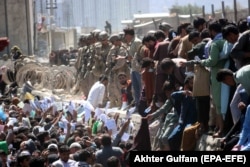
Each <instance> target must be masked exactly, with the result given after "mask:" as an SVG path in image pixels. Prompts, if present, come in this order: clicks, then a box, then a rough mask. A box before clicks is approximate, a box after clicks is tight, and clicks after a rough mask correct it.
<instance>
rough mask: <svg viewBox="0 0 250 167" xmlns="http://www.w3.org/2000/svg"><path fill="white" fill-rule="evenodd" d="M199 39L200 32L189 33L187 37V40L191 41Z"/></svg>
mask: <svg viewBox="0 0 250 167" xmlns="http://www.w3.org/2000/svg"><path fill="white" fill-rule="evenodd" d="M199 37H200V32H199V31H196V30H195V31H191V32H190V33H189V35H188V40H189V41H191V40H193V39H194V38H199Z"/></svg>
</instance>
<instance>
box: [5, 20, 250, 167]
mask: <svg viewBox="0 0 250 167" xmlns="http://www.w3.org/2000/svg"><path fill="white" fill-rule="evenodd" d="M249 29H250V17H247V18H245V19H242V20H240V21H239V22H238V23H237V24H235V23H231V22H228V21H227V20H226V19H219V20H216V19H211V20H208V21H207V20H205V19H204V18H199V17H197V18H195V19H194V21H193V23H182V24H180V25H179V26H178V28H177V30H174V28H173V27H172V26H171V25H169V24H168V23H165V22H163V23H161V24H160V25H159V29H158V30H155V31H153V30H152V31H149V32H148V33H147V34H145V36H144V37H143V39H142V40H141V39H139V38H137V37H136V33H135V30H134V29H131V28H126V29H124V30H123V32H121V33H119V34H111V35H109V34H108V33H107V32H105V31H99V30H95V31H92V32H91V33H90V34H85V35H82V36H81V37H80V40H79V49H78V56H77V61H76V64H75V68H76V70H77V82H76V86H75V87H74V91H75V93H76V92H83V93H84V96H85V97H86V98H85V99H79V100H80V101H81V102H80V103H77V102H74V101H73V100H72V101H68V102H60V101H56V100H55V99H54V98H53V97H40V96H35V95H33V94H32V89H23V92H22V94H23V96H20V97H19V96H17V94H18V93H17V92H16V91H15V92H11V95H10V96H8V97H10V98H9V99H8V100H6V99H5V100H2V105H1V108H0V120H1V124H0V132H1V133H0V139H1V140H0V157H1V163H0V164H1V166H4V167H11V166H13V167H15V166H18V167H19V166H20V167H33V166H36V167H39V166H41V167H44V166H53V167H90V166H91V167H125V166H130V165H129V153H130V151H152V150H161V151H181V150H189V151H191V150H195V143H194V145H192V144H190V142H191V143H193V142H195V141H196V138H197V135H198V136H201V135H212V136H213V137H214V138H221V143H222V144H223V145H222V149H223V150H234V151H247V150H250V143H249V141H250V139H249V136H250V135H249V126H248V125H249V123H248V122H249V119H250V118H249V113H250V107H249V102H250V101H249V100H250V99H249V94H250V86H249V83H250V65H249V60H250V59H249V58H250V49H249V48H250V47H249V46H250V30H249ZM2 41H3V42H2ZM2 43H4V44H6V45H8V42H6V39H0V44H1V45H0V46H1V48H4V46H3V47H2ZM15 59H18V58H15ZM15 59H13V61H15ZM3 75H4V74H1V76H2V78H3ZM2 82H4V80H3V79H2V80H1V83H2ZM1 90H2V89H1ZM8 93H9V92H8ZM2 95H5V94H4V90H3V91H2ZM116 110H124V111H125V112H126V118H123V119H120V118H119V113H116ZM112 113H115V114H112ZM133 113H137V114H139V115H140V116H141V124H140V127H139V129H138V130H136V132H134V131H135V128H134V124H133V122H132V119H131V114H133ZM155 120H158V121H159V122H160V124H159V127H158V129H157V134H156V136H154V138H153V140H152V137H151V136H150V133H151V132H150V130H149V125H150V124H151V123H153V122H154V121H155ZM190 127H194V129H195V131H196V132H197V133H195V135H191V136H189V137H187V136H188V135H187V133H188V132H189V131H188V130H190ZM150 139H151V141H150ZM189 141H190V142H189ZM187 148H188V149H187Z"/></svg>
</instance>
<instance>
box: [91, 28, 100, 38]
mask: <svg viewBox="0 0 250 167" xmlns="http://www.w3.org/2000/svg"><path fill="white" fill-rule="evenodd" d="M100 33H101V30H99V29H95V30H93V31H92V32H91V34H92V35H93V37H95V38H98V36H99V34H100Z"/></svg>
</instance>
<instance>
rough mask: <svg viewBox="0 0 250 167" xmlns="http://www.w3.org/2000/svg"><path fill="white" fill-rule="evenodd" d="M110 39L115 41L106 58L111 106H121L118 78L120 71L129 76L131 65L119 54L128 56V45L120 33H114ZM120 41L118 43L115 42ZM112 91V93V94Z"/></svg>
mask: <svg viewBox="0 0 250 167" xmlns="http://www.w3.org/2000/svg"><path fill="white" fill-rule="evenodd" d="M109 40H110V41H111V42H112V43H113V46H112V48H111V49H110V52H109V54H108V57H107V60H106V66H107V68H106V70H105V71H106V74H107V75H108V76H109V78H110V79H109V84H108V87H107V89H108V93H109V94H108V98H109V100H110V106H111V107H121V104H122V101H121V92H120V84H119V80H118V74H119V73H125V74H126V75H127V76H129V74H130V71H129V66H128V64H127V61H126V59H117V60H116V57H117V56H122V57H126V56H127V55H128V54H127V53H128V52H127V50H126V47H125V46H124V44H123V43H122V42H121V38H120V37H119V35H116V34H114V35H112V36H111V37H110V38H109ZM116 41H119V42H118V43H115V42H116ZM111 92H112V94H111Z"/></svg>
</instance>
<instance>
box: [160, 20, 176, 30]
mask: <svg viewBox="0 0 250 167" xmlns="http://www.w3.org/2000/svg"><path fill="white" fill-rule="evenodd" d="M170 28H173V27H172V26H171V25H170V24H169V23H167V22H162V23H161V24H160V25H159V29H160V30H162V31H168V30H169V29H170Z"/></svg>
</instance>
